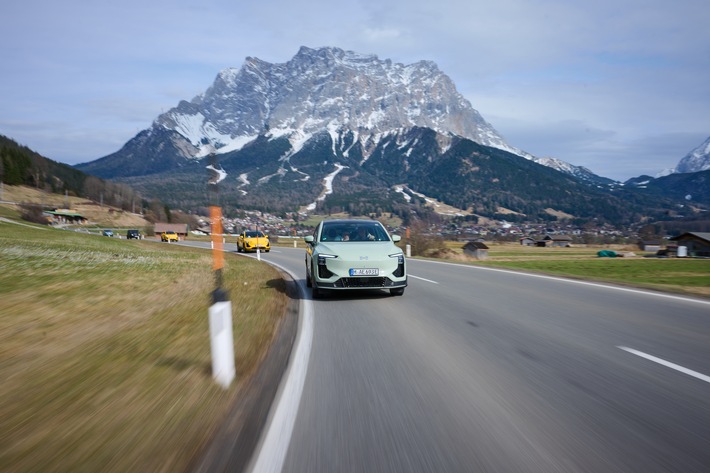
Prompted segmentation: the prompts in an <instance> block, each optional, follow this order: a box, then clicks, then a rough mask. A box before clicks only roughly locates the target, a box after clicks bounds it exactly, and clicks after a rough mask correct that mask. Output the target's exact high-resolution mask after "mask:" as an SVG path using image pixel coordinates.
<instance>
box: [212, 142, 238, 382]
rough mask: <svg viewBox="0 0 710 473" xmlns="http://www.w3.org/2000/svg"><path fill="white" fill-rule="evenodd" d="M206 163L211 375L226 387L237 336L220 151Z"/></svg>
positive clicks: (232, 372) (230, 376)
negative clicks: (227, 283)
mask: <svg viewBox="0 0 710 473" xmlns="http://www.w3.org/2000/svg"><path fill="white" fill-rule="evenodd" d="M209 161H210V164H209V166H208V167H207V169H208V170H209V173H210V178H209V180H208V181H207V186H208V187H209V194H210V220H211V227H212V228H211V239H212V270H213V271H214V277H215V289H214V291H212V305H211V306H210V309H209V324H210V345H211V349H212V377H213V378H214V379H215V381H216V382H217V383H219V384H220V385H221V386H222V387H223V388H225V389H226V388H228V387H229V385H230V384H231V383H232V381H233V380H234V377H235V374H236V370H235V367H234V338H233V336H232V303H231V302H230V300H229V294H228V293H227V291H226V290H225V289H224V288H223V287H222V284H223V280H222V277H223V276H222V271H223V269H224V246H223V240H222V233H223V230H222V208H221V207H220V205H219V181H220V174H219V172H218V171H217V169H218V168H217V166H218V165H217V155H216V153H214V152H212V154H210V157H209Z"/></svg>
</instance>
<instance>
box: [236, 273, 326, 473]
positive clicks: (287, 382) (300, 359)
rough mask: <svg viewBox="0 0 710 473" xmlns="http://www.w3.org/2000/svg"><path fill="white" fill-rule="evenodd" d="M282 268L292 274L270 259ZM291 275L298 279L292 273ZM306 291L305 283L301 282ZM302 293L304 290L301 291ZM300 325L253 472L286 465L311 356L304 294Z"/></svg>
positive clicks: (273, 472)
mask: <svg viewBox="0 0 710 473" xmlns="http://www.w3.org/2000/svg"><path fill="white" fill-rule="evenodd" d="M269 264H272V265H274V266H277V267H279V268H280V269H281V270H283V271H285V272H287V273H289V274H291V272H290V271H288V270H286V268H284V267H283V266H281V265H279V264H276V263H273V262H269ZM291 277H293V278H294V280H296V278H295V277H294V275H293V274H291ZM299 288H300V289H301V292H302V293H303V287H302V286H301V285H300V284H299ZM302 295H303V294H302ZM300 313H301V315H302V317H301V318H300V319H301V325H300V326H299V328H298V339H297V340H296V346H295V348H294V350H293V352H292V353H293V357H292V359H291V363H289V366H288V370H287V372H286V373H285V374H284V377H283V380H282V384H281V386H280V387H279V393H278V394H277V396H276V399H275V400H274V404H273V406H272V410H271V413H270V415H269V417H270V418H269V420H268V423H267V426H266V428H265V429H264V434H263V435H262V438H261V441H260V442H259V446H258V447H257V450H256V453H255V456H254V458H253V459H252V461H251V465H250V468H247V471H250V472H251V473H278V472H280V471H281V470H282V469H283V465H284V461H285V460H286V453H287V452H288V446H289V444H290V443H291V434H292V433H293V427H294V425H295V424H296V414H297V413H298V406H299V404H300V403H301V395H302V394H303V386H304V385H305V384H306V371H307V368H308V359H309V358H310V356H311V345H312V343H313V302H312V301H311V300H309V299H306V298H305V297H302V298H301V310H300Z"/></svg>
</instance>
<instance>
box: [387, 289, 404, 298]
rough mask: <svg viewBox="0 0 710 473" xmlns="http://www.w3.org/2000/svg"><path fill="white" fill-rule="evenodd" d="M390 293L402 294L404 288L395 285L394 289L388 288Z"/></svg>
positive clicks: (394, 294)
mask: <svg viewBox="0 0 710 473" xmlns="http://www.w3.org/2000/svg"><path fill="white" fill-rule="evenodd" d="M390 294H392V295H393V296H401V295H402V294H404V288H403V287H397V288H395V289H390Z"/></svg>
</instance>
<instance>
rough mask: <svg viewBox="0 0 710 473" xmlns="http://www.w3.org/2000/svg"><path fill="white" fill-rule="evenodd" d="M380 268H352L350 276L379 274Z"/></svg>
mask: <svg viewBox="0 0 710 473" xmlns="http://www.w3.org/2000/svg"><path fill="white" fill-rule="evenodd" d="M379 274H380V270H379V269H376V268H351V269H350V276H378V275H379Z"/></svg>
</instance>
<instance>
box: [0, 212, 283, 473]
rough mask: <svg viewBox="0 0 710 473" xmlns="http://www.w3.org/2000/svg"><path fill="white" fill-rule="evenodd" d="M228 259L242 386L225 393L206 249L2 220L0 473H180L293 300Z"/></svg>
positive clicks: (255, 269) (270, 278) (266, 269)
mask: <svg viewBox="0 0 710 473" xmlns="http://www.w3.org/2000/svg"><path fill="white" fill-rule="evenodd" d="M226 256H227V258H226V265H225V271H224V281H225V285H226V288H227V289H228V290H229V291H230V295H231V299H232V304H233V308H234V310H233V313H234V338H235V345H234V347H235V358H236V368H237V376H238V380H237V382H236V383H235V384H234V385H233V386H232V387H231V388H230V389H229V390H222V389H221V388H219V387H218V386H217V385H216V384H215V383H214V382H213V380H212V377H211V361H210V346H209V327H208V321H207V312H208V307H209V305H210V298H209V294H210V292H211V290H212V289H213V285H214V279H213V276H212V265H211V255H210V253H209V252H208V251H204V250H194V249H188V248H185V247H180V246H177V245H168V244H160V243H155V242H152V241H137V240H118V239H113V238H104V237H99V236H93V235H86V234H79V233H74V232H69V231H62V230H54V229H48V228H40V227H35V228H33V227H32V226H28V225H26V224H22V225H21V224H14V223H6V222H2V221H0V268H2V271H0V379H2V380H3V388H2V393H1V394H0V471H8V472H10V471H22V472H29V471H42V472H47V471H121V472H123V471H176V470H182V469H184V467H185V466H186V465H187V464H188V462H189V461H190V459H191V458H192V457H193V456H194V455H195V454H196V453H197V452H198V451H199V450H200V449H201V447H202V446H203V445H204V444H205V442H206V441H207V440H208V439H209V436H210V434H211V432H212V431H213V430H214V429H215V428H216V427H217V425H218V424H219V422H220V419H221V418H222V416H223V415H224V413H225V412H226V410H227V408H228V407H229V405H230V404H231V403H232V401H234V399H236V397H237V396H239V392H240V387H241V386H242V385H243V384H244V382H245V380H246V379H247V377H248V376H249V375H250V374H252V373H253V372H254V370H255V368H256V367H257V365H258V363H259V361H260V359H261V358H262V356H263V355H264V353H265V350H266V348H268V345H269V343H270V341H271V339H272V336H273V333H274V330H275V327H276V326H277V324H278V322H279V320H280V319H281V317H282V315H283V314H284V311H285V307H286V304H287V296H286V295H285V292H284V286H283V281H282V280H281V279H280V276H279V274H278V272H277V271H276V270H274V269H273V268H271V267H270V266H267V265H265V264H263V263H259V262H257V261H255V260H253V259H247V258H238V257H235V256H234V255H226ZM230 256H231V257H230Z"/></svg>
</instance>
